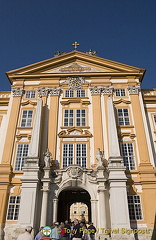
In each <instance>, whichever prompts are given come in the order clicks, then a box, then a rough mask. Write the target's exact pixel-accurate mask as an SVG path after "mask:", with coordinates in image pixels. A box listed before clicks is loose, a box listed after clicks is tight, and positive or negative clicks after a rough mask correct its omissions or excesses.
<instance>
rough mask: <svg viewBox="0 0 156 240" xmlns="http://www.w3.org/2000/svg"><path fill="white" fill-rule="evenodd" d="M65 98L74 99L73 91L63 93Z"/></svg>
mask: <svg viewBox="0 0 156 240" xmlns="http://www.w3.org/2000/svg"><path fill="white" fill-rule="evenodd" d="M65 97H66V98H72V97H74V90H66V91H65Z"/></svg>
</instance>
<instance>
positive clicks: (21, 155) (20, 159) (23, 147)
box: [15, 144, 29, 171]
mask: <svg viewBox="0 0 156 240" xmlns="http://www.w3.org/2000/svg"><path fill="white" fill-rule="evenodd" d="M28 148H29V144H18V147H17V154H16V161H15V171H22V167H23V165H24V161H25V157H27V156H28Z"/></svg>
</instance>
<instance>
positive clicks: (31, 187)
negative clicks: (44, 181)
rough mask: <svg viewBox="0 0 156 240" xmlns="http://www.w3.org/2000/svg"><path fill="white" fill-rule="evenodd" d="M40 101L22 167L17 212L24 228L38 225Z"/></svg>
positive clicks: (39, 100) (40, 100) (40, 101)
mask: <svg viewBox="0 0 156 240" xmlns="http://www.w3.org/2000/svg"><path fill="white" fill-rule="evenodd" d="M41 115H42V99H41V98H39V99H38V101H37V108H36V116H35V121H34V128H33V132H32V138H31V143H30V147H29V151H28V157H27V158H26V163H25V165H24V167H23V172H24V174H23V176H22V178H21V181H22V192H21V203H20V211H19V221H18V223H19V225H20V226H21V227H23V228H25V227H26V226H28V225H31V226H33V227H34V228H36V225H39V217H38V216H37V205H38V201H37V200H38V193H39V178H38V174H39V156H40V153H39V152H40V151H39V150H40V133H41Z"/></svg>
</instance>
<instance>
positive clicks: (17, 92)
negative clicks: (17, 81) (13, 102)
mask: <svg viewBox="0 0 156 240" xmlns="http://www.w3.org/2000/svg"><path fill="white" fill-rule="evenodd" d="M11 91H12V93H13V97H21V96H22V95H23V93H24V90H23V88H12V89H11Z"/></svg>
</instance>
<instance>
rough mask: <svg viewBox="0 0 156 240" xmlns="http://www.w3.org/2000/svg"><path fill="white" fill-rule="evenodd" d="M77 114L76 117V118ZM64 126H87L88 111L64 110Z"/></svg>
mask: <svg viewBox="0 0 156 240" xmlns="http://www.w3.org/2000/svg"><path fill="white" fill-rule="evenodd" d="M75 114H76V117H75ZM64 126H65V127H72V126H79V127H83V126H86V110H85V109H75V110H74V109H65V110H64Z"/></svg>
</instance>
